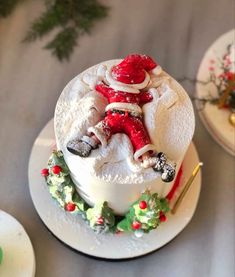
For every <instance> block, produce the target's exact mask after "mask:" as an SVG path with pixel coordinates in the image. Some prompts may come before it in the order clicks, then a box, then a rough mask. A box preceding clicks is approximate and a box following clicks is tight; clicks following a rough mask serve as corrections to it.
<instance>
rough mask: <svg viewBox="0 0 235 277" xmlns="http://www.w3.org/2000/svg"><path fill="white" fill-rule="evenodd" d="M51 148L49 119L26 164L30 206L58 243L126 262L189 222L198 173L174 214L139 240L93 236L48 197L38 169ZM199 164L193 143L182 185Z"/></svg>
mask: <svg viewBox="0 0 235 277" xmlns="http://www.w3.org/2000/svg"><path fill="white" fill-rule="evenodd" d="M54 145H55V139H54V131H53V120H51V121H50V122H48V124H47V125H46V126H45V127H44V129H43V130H42V131H41V133H40V134H39V136H38V138H37V139H36V141H35V143H34V146H33V148H32V152H31V156H30V161H29V171H28V174H29V187H30V193H31V197H32V200H33V203H34V206H35V208H36V210H37V212H38V214H39V216H40V218H41V219H42V221H43V223H44V224H45V225H46V226H47V228H48V229H49V230H50V231H51V232H52V234H53V235H54V236H55V237H57V238H58V239H59V240H60V241H62V242H63V243H65V244H66V245H68V246H70V247H71V248H73V249H74V250H77V251H79V252H82V253H83V254H86V255H90V256H93V257H96V258H102V259H112V260H120V259H130V258H136V257H139V256H142V255H146V254H148V253H151V252H153V251H155V250H157V249H159V248H160V247H162V246H163V245H165V244H166V243H168V242H169V241H171V240H172V239H173V238H174V237H176V236H177V235H178V234H179V233H180V232H181V231H182V230H183V229H184V228H185V226H186V225H187V224H188V223H189V222H190V220H191V218H192V216H193V214H194V212H195V209H196V206H197V202H198V198H199V194H200V188H201V174H198V176H197V177H196V178H195V181H194V183H193V185H192V186H191V188H190V190H189V191H188V193H187V195H186V197H185V199H184V200H183V202H182V204H181V206H180V207H179V209H178V210H177V213H176V214H175V215H170V214H169V216H168V220H167V221H166V222H165V223H163V224H161V225H160V226H159V228H157V229H156V230H153V231H151V232H150V233H149V234H144V235H143V236H142V237H141V238H137V237H135V235H133V234H127V233H120V234H118V235H117V234H115V235H114V234H96V233H94V232H93V231H92V230H91V229H90V228H89V226H88V225H87V224H86V223H85V222H84V221H83V220H82V218H81V217H80V216H79V215H73V214H69V213H68V212H65V211H63V210H62V209H61V208H60V207H59V206H58V205H57V203H56V202H55V201H53V199H52V198H51V196H50V194H49V192H48V189H47V185H46V183H45V181H44V178H42V177H41V176H40V171H41V169H42V168H44V167H46V165H47V160H48V158H49V156H50V155H51V151H52V149H53V147H54ZM198 162H199V159H198V155H197V152H196V149H195V146H194V145H193V144H191V145H190V147H189V149H188V151H187V154H186V156H185V159H184V162H183V176H182V178H181V181H182V182H185V181H186V180H187V179H188V178H189V176H190V175H191V173H192V170H193V168H194V166H195V165H196V164H197V163H198Z"/></svg>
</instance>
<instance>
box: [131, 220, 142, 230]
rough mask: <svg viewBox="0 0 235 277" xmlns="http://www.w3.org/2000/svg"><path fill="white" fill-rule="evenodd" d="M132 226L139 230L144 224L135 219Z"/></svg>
mask: <svg viewBox="0 0 235 277" xmlns="http://www.w3.org/2000/svg"><path fill="white" fill-rule="evenodd" d="M131 226H132V228H133V229H134V230H139V229H140V228H141V226H142V224H141V223H140V222H139V221H133V222H132V225H131Z"/></svg>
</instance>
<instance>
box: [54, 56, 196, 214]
mask: <svg viewBox="0 0 235 277" xmlns="http://www.w3.org/2000/svg"><path fill="white" fill-rule="evenodd" d="M119 62H120V60H112V61H107V62H104V63H102V64H99V65H96V66H93V67H91V68H89V69H88V70H86V71H85V72H83V73H81V74H79V75H78V76H77V77H75V78H74V79H73V80H72V81H71V82H70V83H69V84H68V85H67V86H66V87H65V89H64V90H63V92H62V94H61V96H60V98H59V100H58V102H57V106H56V111H55V134H56V140H57V146H58V148H59V149H61V150H62V151H63V153H64V157H65V160H66V162H67V164H68V166H69V168H70V170H71V172H72V178H73V181H74V182H75V184H76V185H77V187H78V190H79V192H80V194H81V195H82V196H83V197H84V198H85V199H86V200H87V202H88V203H89V204H91V205H93V204H94V203H97V202H99V201H104V200H106V201H108V203H109V205H110V206H111V207H112V208H113V209H114V211H115V212H116V213H118V214H123V213H124V212H126V211H127V210H128V207H129V206H130V204H131V203H132V202H134V201H136V199H137V198H138V197H139V196H140V194H141V192H142V191H144V190H145V189H148V188H150V189H151V190H152V191H153V192H158V193H159V194H160V195H161V196H165V195H166V194H167V193H168V191H169V190H170V189H171V187H172V183H163V182H162V181H161V177H160V174H159V173H156V172H154V171H153V169H152V168H148V169H143V168H142V166H141V163H140V162H136V161H135V160H134V158H133V147H132V145H131V142H130V140H129V138H128V137H127V135H125V134H116V135H113V136H112V137H111V139H110V140H109V142H108V144H107V146H99V148H98V149H96V150H93V151H92V153H91V155H90V156H89V157H88V158H80V157H79V156H75V155H73V154H71V153H70V152H68V151H67V149H66V144H67V142H68V140H70V139H71V138H75V137H82V136H83V135H85V134H86V133H87V130H88V128H89V127H93V126H95V125H96V124H97V123H98V122H99V121H100V120H101V119H102V118H103V116H104V111H105V107H106V106H107V104H108V103H107V100H106V99H105V98H104V97H103V96H101V95H100V94H99V93H98V92H95V91H93V87H94V83H93V81H92V80H94V79H95V78H97V70H98V69H99V72H100V71H101V72H102V74H104V72H105V68H107V69H108V70H110V68H111V67H112V66H113V65H115V64H117V63H119ZM102 68H103V69H104V70H101V69H102ZM102 74H100V73H99V77H98V78H100V76H101V75H102ZM84 76H85V77H84ZM89 76H90V77H89ZM89 78H90V80H89ZM150 78H151V79H150V82H149V84H148V89H150V88H151V87H152V88H157V89H154V90H152V94H153V100H152V101H151V102H149V103H147V104H145V105H144V106H143V112H144V123H145V126H146V128H147V131H148V133H149V135H150V138H151V141H152V144H153V145H154V147H155V148H156V149H157V150H158V151H163V152H165V153H166V154H167V156H168V157H169V158H170V159H173V160H175V161H176V162H177V169H178V167H179V165H180V163H181V162H182V159H183V157H184V154H185V152H186V150H187V148H188V146H189V143H190V141H191V139H192V136H193V132H194V113H193V108H192V104H191V101H190V99H189V97H188V95H187V94H186V92H185V91H184V90H183V88H182V87H181V86H180V85H179V84H178V83H177V82H176V81H175V80H174V79H172V78H171V77H170V76H169V75H167V74H166V73H165V72H162V73H161V74H160V75H158V76H156V75H154V74H151V75H150ZM150 84H151V87H150ZM160 85H161V87H160V88H159V86H160ZM146 90H147V89H146Z"/></svg>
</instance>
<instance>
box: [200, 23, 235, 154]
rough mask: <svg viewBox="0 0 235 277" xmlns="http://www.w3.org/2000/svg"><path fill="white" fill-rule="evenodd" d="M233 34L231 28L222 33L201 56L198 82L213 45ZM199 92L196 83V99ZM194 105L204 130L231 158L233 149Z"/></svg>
mask: <svg viewBox="0 0 235 277" xmlns="http://www.w3.org/2000/svg"><path fill="white" fill-rule="evenodd" d="M232 32H233V33H234V34H235V28H232V29H230V30H228V31H227V32H225V33H223V34H222V35H220V36H219V37H217V38H216V39H215V40H214V41H213V42H212V43H211V44H210V46H209V47H208V48H207V49H206V51H205V52H204V54H203V57H202V59H201V61H200V64H199V67H198V70H197V78H196V80H198V76H199V74H200V71H201V70H202V65H203V63H204V62H205V60H206V58H207V56H208V54H209V53H210V52H211V51H212V50H213V49H214V48H215V45H216V44H218V43H219V41H221V40H222V39H223V38H224V37H226V36H229V34H230V33H232ZM199 90H200V86H199V84H198V83H196V89H195V92H196V97H199ZM195 105H196V110H197V112H198V115H199V117H200V119H201V121H202V123H203V125H204V127H205V128H206V130H207V131H208V133H209V134H210V136H211V137H212V138H213V139H214V140H215V141H216V142H217V144H218V145H219V146H220V147H222V148H223V149H224V150H225V151H226V152H227V153H229V154H230V155H232V156H233V157H234V156H235V149H232V148H231V147H230V146H229V145H227V144H226V141H225V140H224V139H223V138H222V137H220V136H219V135H220V132H218V131H217V130H216V129H215V128H214V127H213V126H212V125H211V124H210V123H209V121H208V117H207V116H206V113H205V112H204V111H203V110H200V104H199V103H198V102H197V101H195Z"/></svg>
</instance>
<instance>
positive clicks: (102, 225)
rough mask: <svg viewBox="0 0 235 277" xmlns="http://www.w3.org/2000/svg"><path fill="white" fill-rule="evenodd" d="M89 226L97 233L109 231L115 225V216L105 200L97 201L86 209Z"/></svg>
mask: <svg viewBox="0 0 235 277" xmlns="http://www.w3.org/2000/svg"><path fill="white" fill-rule="evenodd" d="M86 219H87V221H88V224H89V225H90V227H91V228H92V229H93V230H94V231H96V232H97V233H101V232H107V231H110V229H112V228H113V227H114V225H115V216H114V214H113V211H112V209H111V208H110V207H109V206H108V203H107V202H103V203H98V204H96V205H95V206H94V207H93V208H90V209H88V210H87V211H86Z"/></svg>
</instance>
